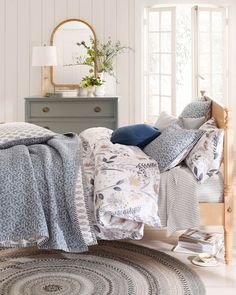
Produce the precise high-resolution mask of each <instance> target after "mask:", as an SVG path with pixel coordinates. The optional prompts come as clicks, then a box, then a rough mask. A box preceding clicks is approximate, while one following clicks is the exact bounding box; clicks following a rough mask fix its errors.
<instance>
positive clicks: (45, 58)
mask: <svg viewBox="0 0 236 295" xmlns="http://www.w3.org/2000/svg"><path fill="white" fill-rule="evenodd" d="M32 65H33V66H56V65H57V48H56V46H34V47H33V55H32Z"/></svg>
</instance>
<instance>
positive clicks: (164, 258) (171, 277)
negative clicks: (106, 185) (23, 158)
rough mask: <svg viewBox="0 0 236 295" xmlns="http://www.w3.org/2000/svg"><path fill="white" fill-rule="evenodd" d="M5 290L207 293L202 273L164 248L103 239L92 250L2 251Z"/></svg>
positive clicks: (67, 294) (31, 294)
mask: <svg viewBox="0 0 236 295" xmlns="http://www.w3.org/2000/svg"><path fill="white" fill-rule="evenodd" d="M0 294H1V295H49V294H50V295H51V294H52V295H62V294H63V295H85V294H86V295H89V294H99V295H105V294H112V295H114V294H117V295H126V294H129V295H131V294H135V295H136V294H137V295H147V294H149V295H154V294H161V295H163V294H165V295H180V294H181V295H183V294H184V295H187V294H191V295H203V294H205V288H204V285H203V283H202V281H201V279H200V278H199V277H198V276H197V274H196V273H195V272H193V271H192V270H191V269H190V268H189V267H187V266H186V265H185V264H183V263H182V262H180V261H179V260H177V259H175V258H173V257H171V256H170V255H167V254H165V253H163V252H159V251H156V250H151V249H148V248H145V247H141V246H137V245H134V244H129V243H121V242H100V243H99V245H98V246H94V247H92V248H90V251H89V252H88V253H83V254H71V253H70V254H68V253H64V252H59V251H57V252H56V251H54V252H52V251H41V250H37V249H35V248H31V249H29V248H27V249H20V250H19V249H18V250H13V249H9V250H2V251H0Z"/></svg>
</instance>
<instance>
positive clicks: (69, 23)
mask: <svg viewBox="0 0 236 295" xmlns="http://www.w3.org/2000/svg"><path fill="white" fill-rule="evenodd" d="M91 39H92V40H94V41H96V35H95V32H94V30H93V28H92V27H91V26H90V25H89V24H88V23H86V22H85V21H82V20H80V19H68V20H65V21H63V22H61V23H60V24H59V25H57V26H56V28H55V29H54V30H53V32H52V35H51V45H54V46H56V47H57V59H58V65H57V66H55V67H51V69H50V71H51V83H52V84H53V85H54V86H56V87H68V88H76V87H79V84H80V82H81V80H82V78H83V77H84V76H87V75H91V74H94V75H95V76H96V73H95V68H93V71H94V72H93V73H91V72H90V70H91V66H89V65H86V64H85V59H86V56H87V52H86V48H84V47H83V46H78V44H77V43H81V42H82V41H85V43H86V44H88V45H90V44H91Z"/></svg>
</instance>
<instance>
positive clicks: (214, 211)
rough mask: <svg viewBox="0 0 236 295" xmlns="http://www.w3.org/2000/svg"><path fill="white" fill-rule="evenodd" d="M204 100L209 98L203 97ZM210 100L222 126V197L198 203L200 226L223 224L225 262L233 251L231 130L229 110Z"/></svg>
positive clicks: (219, 125)
mask: <svg viewBox="0 0 236 295" xmlns="http://www.w3.org/2000/svg"><path fill="white" fill-rule="evenodd" d="M205 99H206V100H210V99H211V98H209V97H205ZM211 100H212V117H214V118H215V120H216V122H217V124H218V127H219V128H223V129H224V131H225V135H224V155H223V163H222V165H223V166H222V168H223V176H224V198H223V202H222V203H200V204H199V207H200V220H201V226H208V225H216V226H223V228H224V239H225V242H224V243H225V262H226V263H230V262H231V261H232V251H233V218H234V211H233V207H234V199H233V162H234V161H233V131H232V125H231V124H232V122H231V112H230V110H229V109H228V108H225V107H224V106H222V105H221V104H220V103H218V102H216V101H215V100H214V99H211Z"/></svg>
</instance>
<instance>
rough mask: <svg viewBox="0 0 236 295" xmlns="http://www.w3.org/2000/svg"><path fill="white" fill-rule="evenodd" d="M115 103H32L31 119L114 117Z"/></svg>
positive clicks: (30, 109) (30, 108) (29, 113)
mask: <svg viewBox="0 0 236 295" xmlns="http://www.w3.org/2000/svg"><path fill="white" fill-rule="evenodd" d="M115 111H116V110H115V105H114V102H113V101H98V102H97V101H80V102H76V101H73V102H65V101H63V102H61V101H56V102H30V103H29V109H28V116H29V118H36V117H44V118H49V117H70V118H71V117H80V118H81V117H114V116H115Z"/></svg>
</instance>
